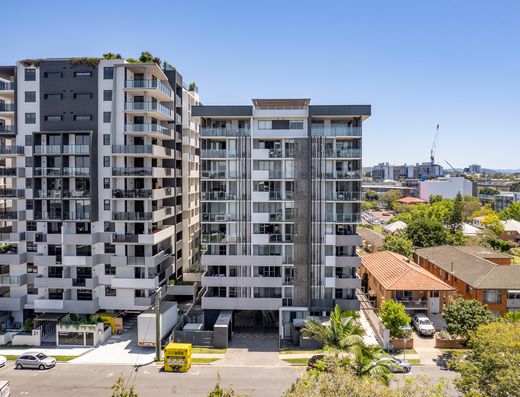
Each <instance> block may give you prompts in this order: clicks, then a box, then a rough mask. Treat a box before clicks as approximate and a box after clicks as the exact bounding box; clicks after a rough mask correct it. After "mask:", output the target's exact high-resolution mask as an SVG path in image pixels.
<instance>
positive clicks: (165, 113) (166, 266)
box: [0, 58, 199, 324]
mask: <svg viewBox="0 0 520 397" xmlns="http://www.w3.org/2000/svg"><path fill="white" fill-rule="evenodd" d="M185 102H186V104H185ZM197 104H198V94H197V93H196V92H195V91H193V90H192V91H190V90H188V89H186V88H185V87H183V81H182V76H181V75H180V74H179V73H178V72H177V71H175V70H174V69H173V68H171V67H169V68H166V69H163V68H161V67H160V66H159V65H158V64H157V63H154V62H151V63H135V61H133V62H132V63H130V62H127V61H125V60H124V59H93V58H70V59H37V60H24V61H20V62H17V63H16V65H15V66H9V67H0V322H2V323H3V324H5V322H17V323H20V322H23V321H24V319H25V318H28V317H30V316H33V315H34V313H36V314H38V313H80V314H89V313H95V312H97V311H98V310H144V309H147V308H148V307H149V305H150V304H151V303H152V300H153V297H152V295H153V293H154V291H155V290H156V288H157V287H159V286H161V285H164V284H165V283H166V282H167V280H168V279H178V278H180V277H181V275H182V268H183V267H184V268H189V267H191V266H193V263H195V262H197V261H198V257H197V254H193V253H190V252H186V251H188V250H189V249H190V248H191V247H193V246H196V245H198V241H199V240H198V233H199V224H198V217H199V214H198V205H199V197H198V195H199V193H198V162H199V161H198V155H199V148H198V126H197V125H195V123H193V122H192V121H191V120H190V113H191V110H190V108H191V105H197ZM183 159H186V160H187V161H188V160H189V163H186V164H184V163H183ZM183 188H185V189H189V192H187V195H185V196H183Z"/></svg>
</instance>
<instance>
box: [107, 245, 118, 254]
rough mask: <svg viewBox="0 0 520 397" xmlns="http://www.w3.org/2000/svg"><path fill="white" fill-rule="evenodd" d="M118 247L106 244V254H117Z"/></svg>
mask: <svg viewBox="0 0 520 397" xmlns="http://www.w3.org/2000/svg"><path fill="white" fill-rule="evenodd" d="M115 253H116V246H115V245H114V244H110V243H105V254H115Z"/></svg>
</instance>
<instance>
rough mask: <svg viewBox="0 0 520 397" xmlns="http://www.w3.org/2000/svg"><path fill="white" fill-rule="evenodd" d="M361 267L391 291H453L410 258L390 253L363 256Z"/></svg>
mask: <svg viewBox="0 0 520 397" xmlns="http://www.w3.org/2000/svg"><path fill="white" fill-rule="evenodd" d="M361 266H364V267H365V269H366V270H367V271H368V272H369V273H370V274H372V276H373V277H375V278H376V280H377V281H379V282H380V283H381V285H383V287H384V288H385V289H386V290H390V291H403V290H405V291H453V288H452V287H451V286H449V285H448V284H446V283H445V282H444V281H442V280H440V279H439V278H437V277H435V276H434V275H433V274H431V273H430V272H429V271H427V270H425V269H423V268H421V267H420V266H418V265H416V264H415V263H413V262H410V261H409V259H408V258H406V257H404V256H402V255H399V254H396V253H394V252H390V251H381V252H375V253H373V254H368V255H363V256H361Z"/></svg>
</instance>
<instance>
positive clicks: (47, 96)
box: [43, 93, 62, 100]
mask: <svg viewBox="0 0 520 397" xmlns="http://www.w3.org/2000/svg"><path fill="white" fill-rule="evenodd" d="M43 99H54V100H56V99H62V95H61V93H58V94H44V95H43Z"/></svg>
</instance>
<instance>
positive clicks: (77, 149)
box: [63, 145, 91, 154]
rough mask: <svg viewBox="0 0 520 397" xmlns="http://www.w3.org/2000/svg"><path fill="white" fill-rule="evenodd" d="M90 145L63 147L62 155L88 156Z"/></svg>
mask: <svg viewBox="0 0 520 397" xmlns="http://www.w3.org/2000/svg"><path fill="white" fill-rule="evenodd" d="M90 149H91V148H90V145H64V146H63V154H90Z"/></svg>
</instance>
